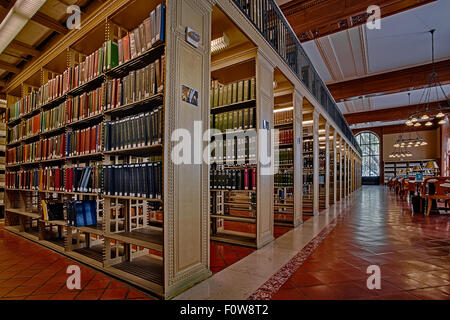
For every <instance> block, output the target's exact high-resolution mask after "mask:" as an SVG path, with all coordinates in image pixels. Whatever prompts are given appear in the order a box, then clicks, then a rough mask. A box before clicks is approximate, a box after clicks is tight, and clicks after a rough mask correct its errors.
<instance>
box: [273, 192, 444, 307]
mask: <svg viewBox="0 0 450 320" xmlns="http://www.w3.org/2000/svg"><path fill="white" fill-rule="evenodd" d="M354 204H355V207H354V208H352V210H349V211H348V212H347V213H346V214H344V215H342V216H340V217H339V218H338V220H337V225H336V227H335V228H334V230H333V231H331V232H330V233H329V235H328V236H327V237H326V238H325V239H324V240H323V242H322V243H321V244H320V245H319V246H318V247H317V249H316V250H315V251H314V252H312V253H311V255H309V257H308V258H307V259H306V260H305V261H304V262H303V264H302V265H301V266H300V268H299V269H297V270H296V271H293V274H292V276H291V277H290V278H289V280H288V281H287V282H286V283H285V284H284V285H283V286H282V287H281V289H280V290H279V291H278V292H277V293H275V294H274V295H273V296H272V298H273V299H290V300H297V299H298V300H302V299H444V300H449V299H450V240H449V236H450V216H449V215H434V216H429V217H425V216H423V215H422V214H415V215H413V216H412V215H411V206H410V204H409V203H407V202H406V201H401V200H400V199H398V198H397V197H396V196H395V194H393V193H391V192H389V191H388V190H387V189H386V188H384V187H378V186H373V187H363V189H362V192H360V193H358V194H357V196H356V199H355V201H354ZM370 265H377V266H379V267H380V269H381V290H368V289H367V286H366V280H367V278H368V274H367V273H366V271H367V267H368V266H370Z"/></svg>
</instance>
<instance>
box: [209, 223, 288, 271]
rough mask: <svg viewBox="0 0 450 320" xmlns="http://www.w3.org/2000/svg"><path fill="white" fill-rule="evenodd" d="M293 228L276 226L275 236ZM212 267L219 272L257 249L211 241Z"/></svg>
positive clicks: (212, 269)
mask: <svg viewBox="0 0 450 320" xmlns="http://www.w3.org/2000/svg"><path fill="white" fill-rule="evenodd" d="M290 230H291V228H288V227H275V228H274V237H275V238H278V237H281V236H282V235H283V234H285V233H286V232H289V231H290ZM209 248H210V264H211V265H210V268H211V272H212V273H213V274H214V273H217V272H219V271H221V270H223V269H225V268H227V267H229V266H231V265H232V264H234V263H236V262H238V261H239V260H241V259H244V258H245V257H246V256H248V255H249V254H250V253H252V252H254V251H255V249H252V248H247V247H243V246H237V245H232V244H227V243H221V242H216V241H211V243H210V247H209Z"/></svg>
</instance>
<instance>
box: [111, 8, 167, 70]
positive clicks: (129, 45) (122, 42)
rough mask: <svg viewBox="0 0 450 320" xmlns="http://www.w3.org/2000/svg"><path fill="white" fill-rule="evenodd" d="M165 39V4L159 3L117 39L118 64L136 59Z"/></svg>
mask: <svg viewBox="0 0 450 320" xmlns="http://www.w3.org/2000/svg"><path fill="white" fill-rule="evenodd" d="M164 41H165V5H164V4H159V5H158V6H157V7H156V9H155V10H153V11H152V12H151V13H150V16H149V17H148V18H146V19H145V20H144V21H142V23H141V24H139V26H138V27H137V28H135V29H133V30H131V31H130V32H129V33H128V34H127V35H125V36H124V37H123V38H121V39H119V40H118V41H117V55H118V59H117V60H118V64H119V65H122V64H123V63H125V62H127V61H129V60H131V59H135V58H137V57H138V56H140V55H141V54H143V53H145V52H146V51H147V50H150V49H151V48H152V47H153V46H155V45H157V44H159V43H161V42H164Z"/></svg>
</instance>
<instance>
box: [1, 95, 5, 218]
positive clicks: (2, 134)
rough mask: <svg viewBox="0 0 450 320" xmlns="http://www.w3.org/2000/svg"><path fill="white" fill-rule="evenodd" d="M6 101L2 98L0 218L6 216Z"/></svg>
mask: <svg viewBox="0 0 450 320" xmlns="http://www.w3.org/2000/svg"><path fill="white" fill-rule="evenodd" d="M5 171H6V101H5V100H0V219H4V217H5Z"/></svg>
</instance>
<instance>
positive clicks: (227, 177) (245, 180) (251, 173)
mask: <svg viewBox="0 0 450 320" xmlns="http://www.w3.org/2000/svg"><path fill="white" fill-rule="evenodd" d="M210 187H211V189H217V190H256V168H248V169H223V170H219V169H218V170H211V172H210Z"/></svg>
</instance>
